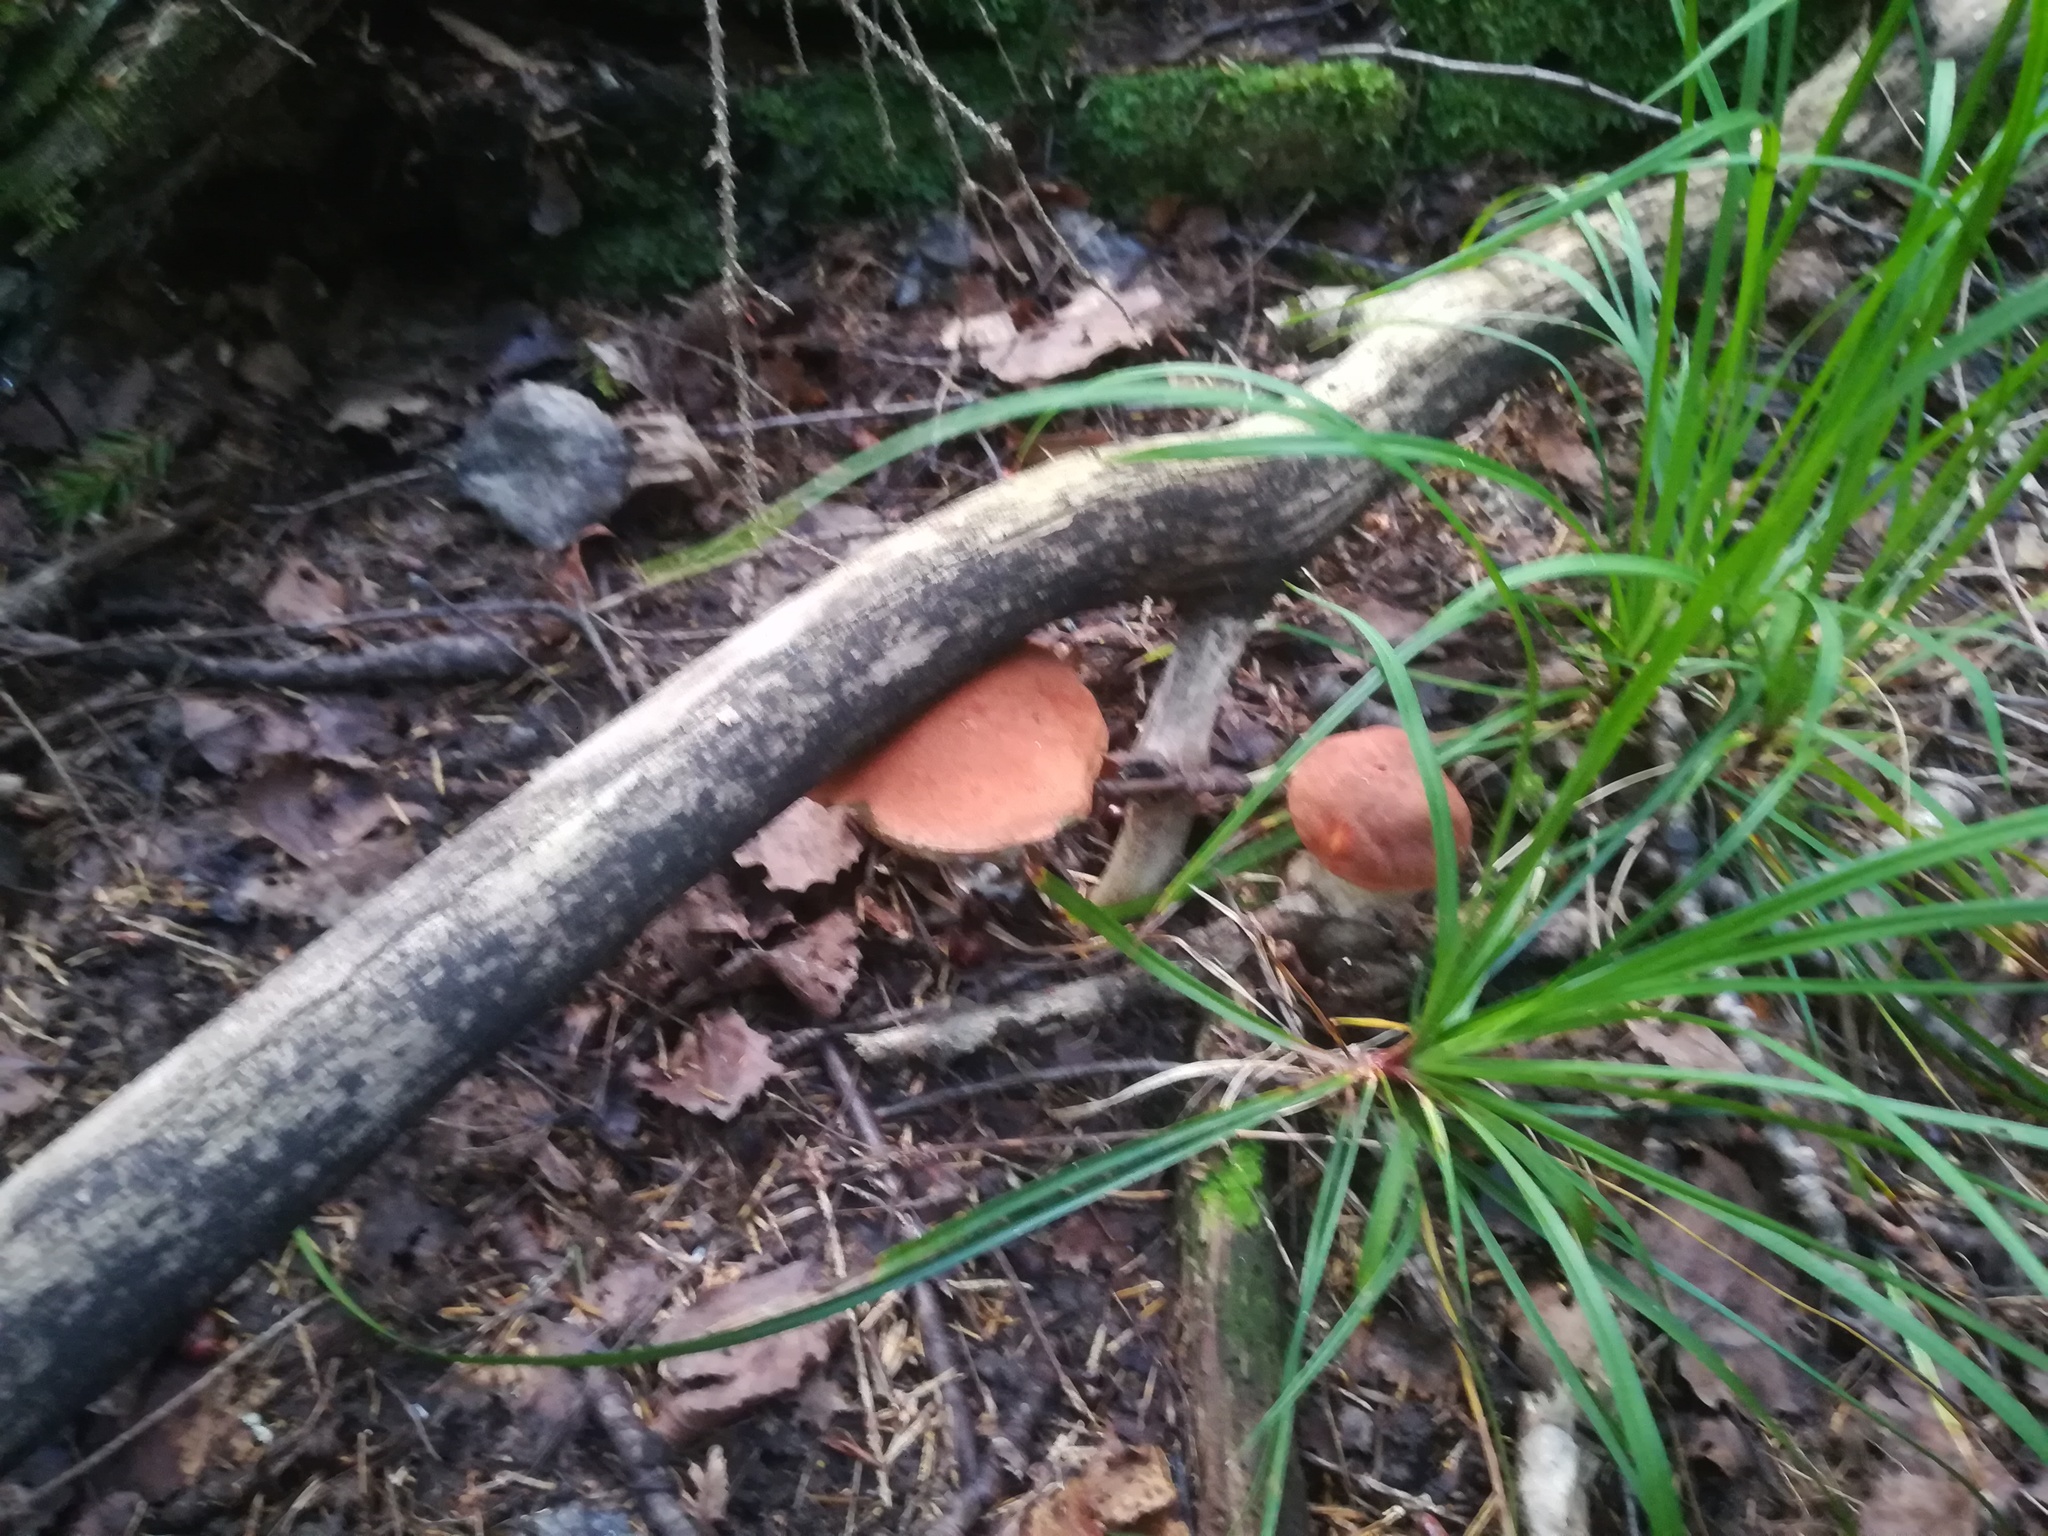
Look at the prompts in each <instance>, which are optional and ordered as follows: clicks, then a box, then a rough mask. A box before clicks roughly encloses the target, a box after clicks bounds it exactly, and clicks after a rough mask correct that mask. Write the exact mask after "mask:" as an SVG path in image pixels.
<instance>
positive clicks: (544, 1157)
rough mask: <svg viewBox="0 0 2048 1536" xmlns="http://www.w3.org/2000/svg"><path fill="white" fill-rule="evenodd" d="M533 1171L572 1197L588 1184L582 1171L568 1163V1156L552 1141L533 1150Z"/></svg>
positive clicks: (545, 1142)
mask: <svg viewBox="0 0 2048 1536" xmlns="http://www.w3.org/2000/svg"><path fill="white" fill-rule="evenodd" d="M533 1169H534V1172H536V1173H538V1174H539V1175H540V1176H541V1177H542V1178H543V1179H546V1180H547V1181H548V1183H550V1184H552V1185H554V1187H555V1188H556V1189H559V1190H561V1191H562V1192H563V1193H564V1194H570V1195H573V1194H574V1193H575V1192H576V1191H577V1190H579V1189H581V1188H582V1187H583V1186H584V1185H585V1184H586V1183H588V1182H589V1181H588V1180H586V1179H585V1178H584V1177H583V1170H582V1169H581V1168H578V1167H577V1166H576V1165H575V1163H573V1162H571V1161H570V1159H569V1154H568V1153H566V1152H564V1151H563V1150H562V1149H561V1148H560V1147H558V1146H556V1145H555V1144H554V1143H553V1142H552V1141H544V1142H542V1143H541V1144H540V1146H539V1147H538V1148H536V1149H535V1151H534V1154H533Z"/></svg>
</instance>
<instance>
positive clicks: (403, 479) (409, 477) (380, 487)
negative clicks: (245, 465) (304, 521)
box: [249, 464, 448, 517]
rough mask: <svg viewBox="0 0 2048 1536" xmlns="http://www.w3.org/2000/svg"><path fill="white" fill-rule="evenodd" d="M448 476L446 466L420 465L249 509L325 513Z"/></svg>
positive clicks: (268, 512) (281, 513)
mask: <svg viewBox="0 0 2048 1536" xmlns="http://www.w3.org/2000/svg"><path fill="white" fill-rule="evenodd" d="M447 473H448V468H447V466H446V465H443V464H420V465H415V466H414V467H413V468H411V469H400V470H394V471H392V472H391V473H390V474H388V475H372V476H370V477H369V478H368V479H367V480H352V481H350V482H349V483H348V484H347V485H344V486H342V487H340V488H339V489H337V490H332V491H328V492H327V493H326V494H325V495H321V496H314V497H311V498H309V499H308V500H306V501H289V502H259V503H258V504H257V505H255V506H253V507H251V508H250V509H249V510H250V511H251V512H257V513H261V514H262V515H263V516H265V517H303V516H305V515H306V514H307V513H309V512H325V511H326V510H327V509H328V508H329V507H338V506H340V505H341V504H342V503H343V502H345V501H354V500H355V499H356V498H357V497H359V496H374V495H376V493H377V492H379V491H389V490H395V489H396V488H397V487H399V486H401V485H417V484H418V483H419V482H420V481H422V480H433V479H436V478H438V477H440V476H442V475H445V474H447Z"/></svg>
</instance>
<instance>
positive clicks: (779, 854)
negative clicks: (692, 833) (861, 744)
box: [732, 795, 860, 891]
mask: <svg viewBox="0 0 2048 1536" xmlns="http://www.w3.org/2000/svg"><path fill="white" fill-rule="evenodd" d="M732 857H733V862H734V863H736V864H742V865H745V866H747V867H748V868H750V869H758V870H760V871H761V878H762V880H763V881H764V882H765V883H766V884H767V886H768V888H769V889H770V890H776V891H802V890H808V889H809V888H810V887H812V886H814V885H829V884H831V883H832V882H833V881H834V880H837V879H838V878H839V877H840V876H841V875H843V874H844V873H846V871H847V870H849V869H851V868H852V867H853V866H854V865H855V864H857V863H859V862H860V836H859V834H858V833H856V832H855V831H854V830H853V813H852V812H851V811H849V810H848V809H847V808H846V807H845V806H842V805H820V804H819V803H818V802H817V801H815V800H813V799H811V797H810V796H808V795H805V796H802V797H800V798H799V799H798V800H797V801H796V802H795V803H794V804H792V805H791V806H790V808H789V809H788V810H786V811H784V812H783V813H782V814H781V815H780V816H777V817H776V818H775V819H774V820H773V821H771V822H769V823H768V825H767V826H765V827H763V828H762V829H761V830H760V831H759V832H756V833H755V834H754V835H753V836H752V837H750V838H748V839H747V840H746V841H745V842H744V843H741V844H740V845H739V847H738V848H736V849H735V850H733V856H732Z"/></svg>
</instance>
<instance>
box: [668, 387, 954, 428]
mask: <svg viewBox="0 0 2048 1536" xmlns="http://www.w3.org/2000/svg"><path fill="white" fill-rule="evenodd" d="M980 398H981V396H980V395H977V394H974V393H972V392H970V391H968V390H962V389H956V390H953V391H952V392H951V393H950V394H945V395H941V396H939V397H937V398H936V399H932V400H890V401H885V402H884V403H882V404H881V405H848V406H841V407H838V408H836V409H834V410H829V411H797V412H795V413H793V414H791V415H788V416H760V417H756V418H755V419H754V420H753V421H752V422H737V421H720V422H713V423H712V424H711V425H710V426H708V427H704V428H702V429H700V432H699V435H700V436H703V437H738V436H740V435H741V433H743V432H744V431H746V430H747V429H748V428H749V427H751V428H752V429H753V430H754V431H756V432H776V431H781V430H784V429H786V428H790V427H821V426H830V425H831V424H832V423H833V422H838V421H868V420H870V419H872V418H874V417H877V416H926V415H929V416H936V415H937V414H938V413H939V412H940V411H943V410H944V409H946V407H947V406H949V405H959V404H965V403H967V402H969V401H973V400H979V399H980Z"/></svg>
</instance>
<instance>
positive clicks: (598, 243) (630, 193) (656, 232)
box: [547, 163, 719, 300]
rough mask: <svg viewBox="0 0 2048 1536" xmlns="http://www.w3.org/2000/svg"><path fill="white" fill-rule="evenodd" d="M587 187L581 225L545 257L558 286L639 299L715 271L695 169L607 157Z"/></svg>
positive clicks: (714, 237)
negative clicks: (608, 160) (652, 166)
mask: <svg viewBox="0 0 2048 1536" xmlns="http://www.w3.org/2000/svg"><path fill="white" fill-rule="evenodd" d="M589 190H590V192H591V196H590V197H589V198H588V199H586V202H585V208H586V217H585V221H584V224H583V227H582V228H581V229H579V230H578V231H577V232H576V234H575V235H574V236H573V237H572V238H571V240H570V241H569V242H568V243H567V244H566V245H565V246H564V247H563V248H562V249H561V250H559V251H557V252H552V253H550V260H549V261H548V263H547V267H548V273H549V275H550V276H551V277H553V278H554V279H555V280H556V281H557V282H558V283H560V284H561V285H562V286H564V287H566V288H567V289H569V290H571V291H573V292H575V293H577V294H579V295H582V296H584V297H587V298H593V299H619V300H630V299H645V298H652V297H655V296H658V295H661V294H670V293H687V292H689V291H690V290H691V289H693V288H698V287H701V286H702V285H703V284H705V283H708V282H710V281H711V279H713V278H714V277H716V276H717V275H718V268H719V247H718V223H717V217H716V213H715V211H714V207H715V205H714V204H713V203H712V200H711V194H710V190H709V189H708V188H707V187H705V186H704V185H703V184H702V178H701V177H699V176H697V175H694V174H692V173H691V172H689V171H687V170H670V171H666V172H664V171H659V170H644V169H642V168H641V167H639V166H636V165H632V164H627V163H613V164H610V165H604V166H600V167H599V168H598V169H597V171H596V172H595V174H594V176H593V177H592V184H591V187H590V188H589Z"/></svg>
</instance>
